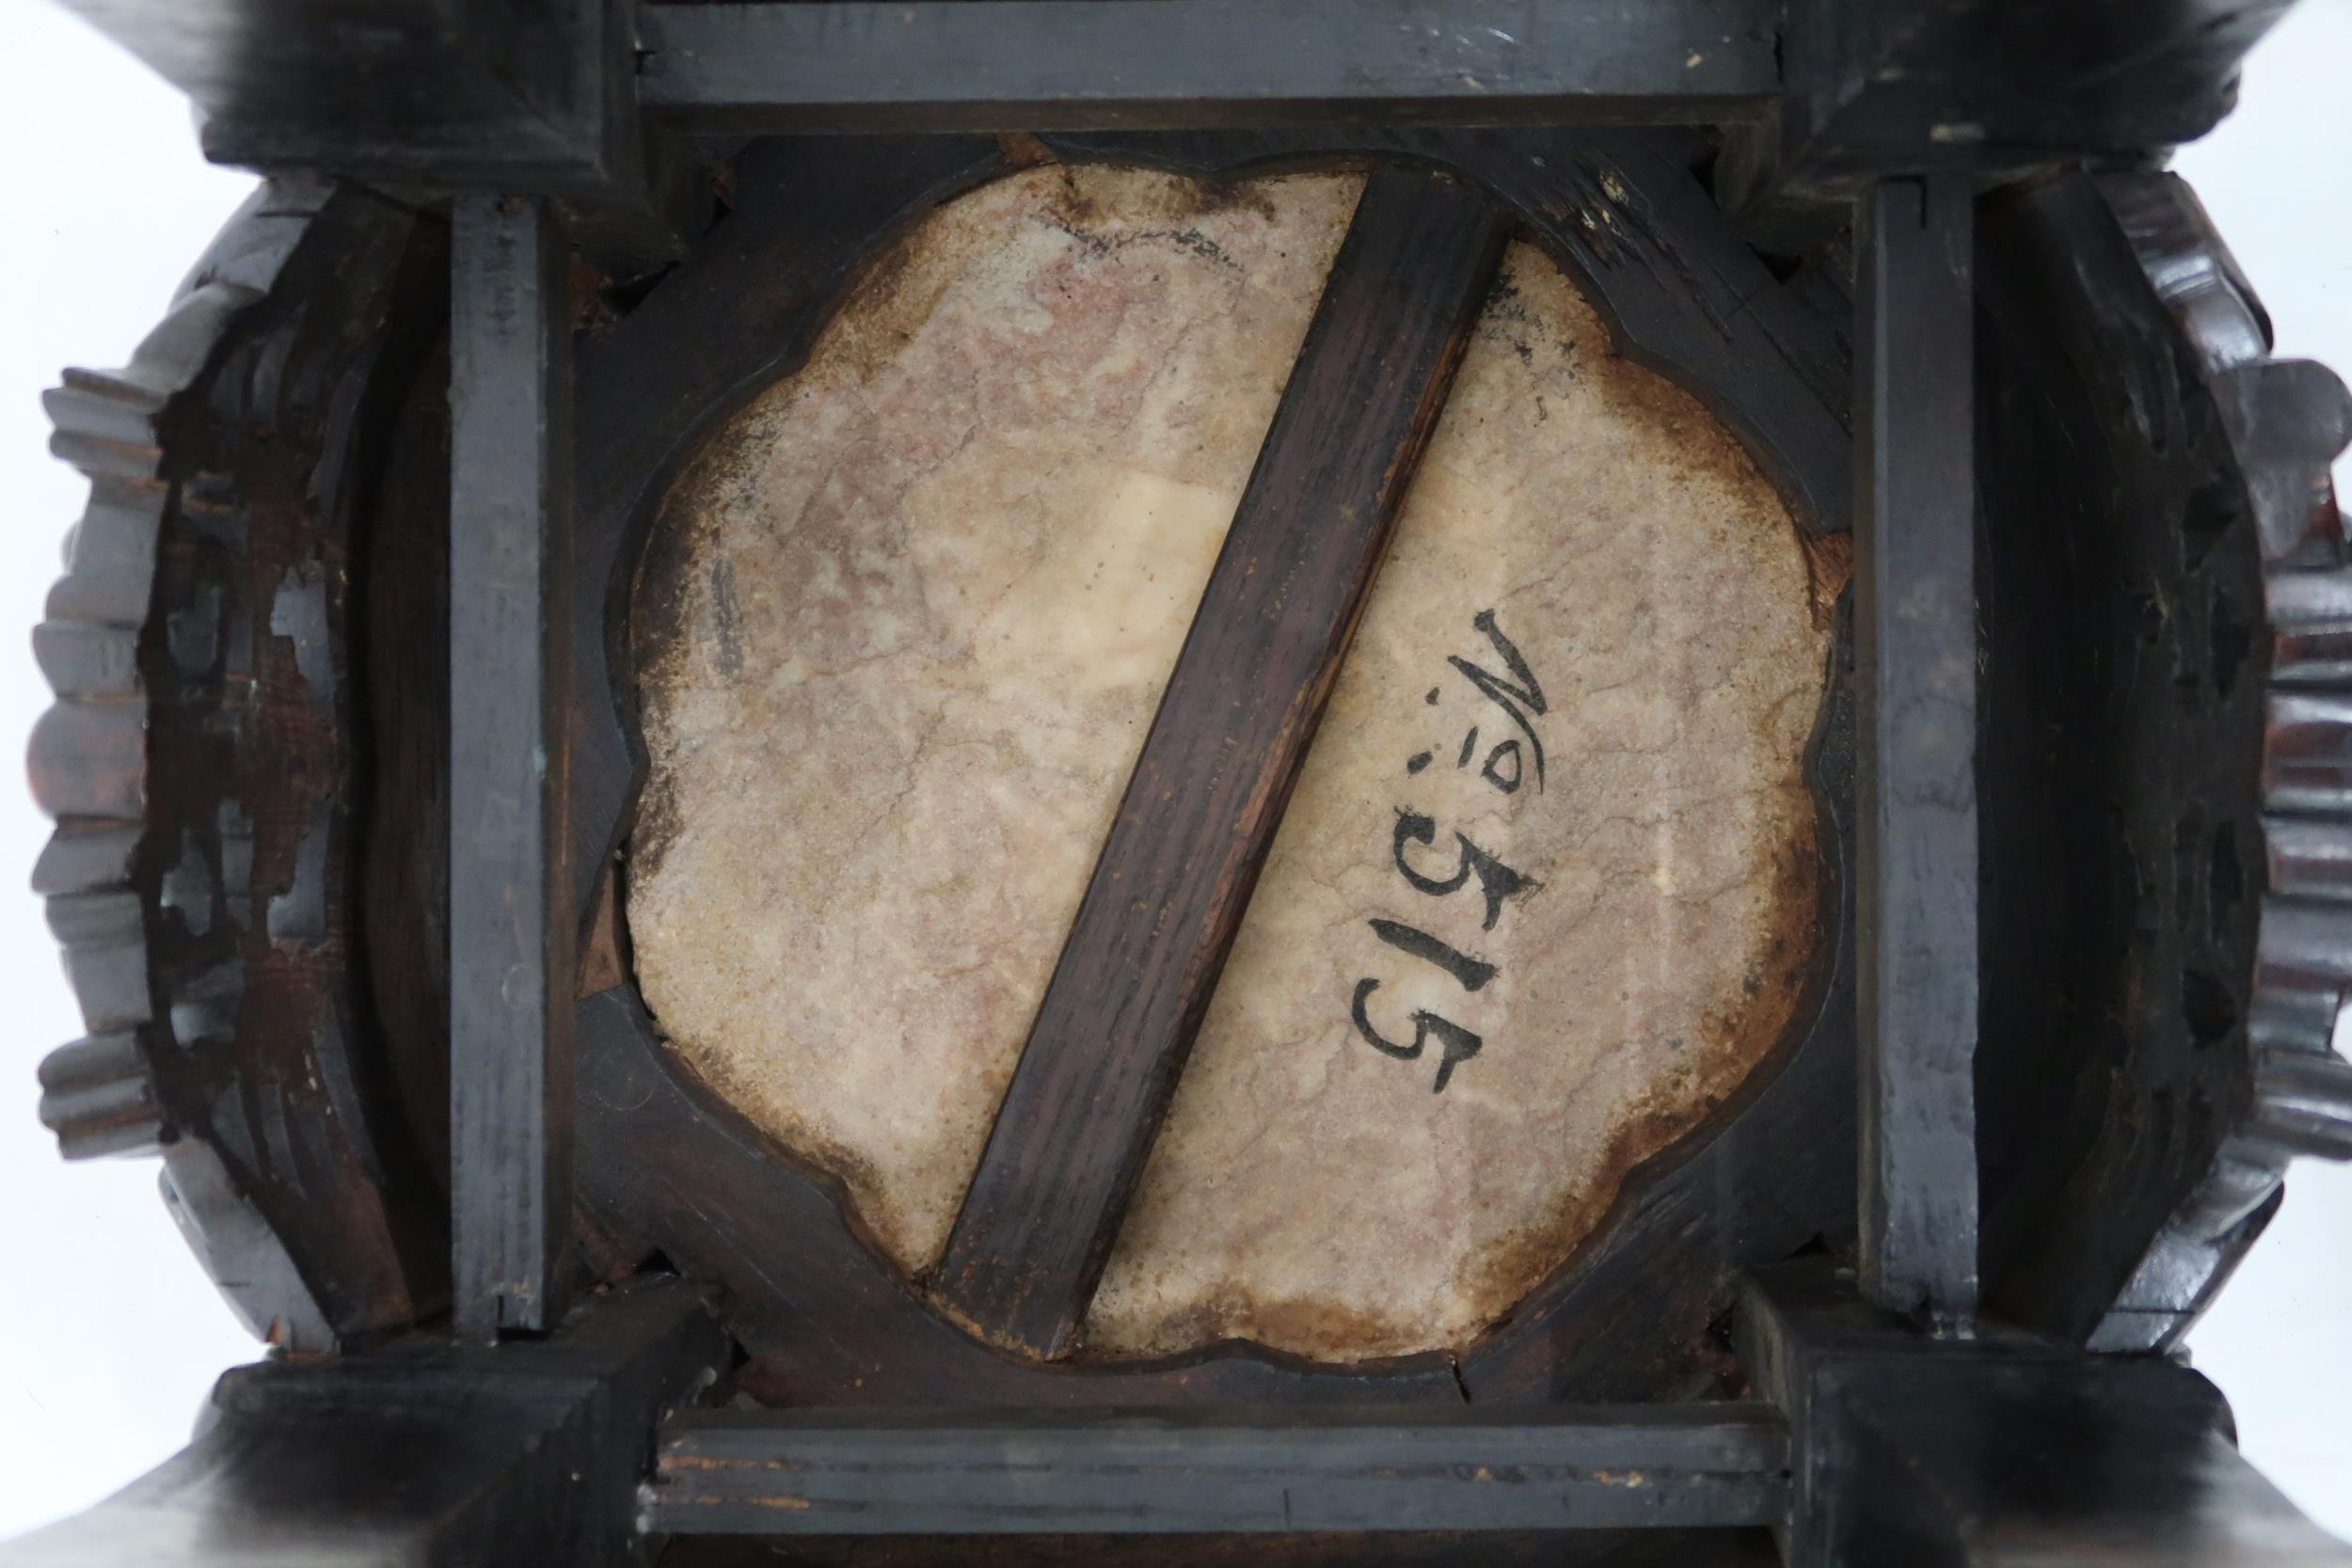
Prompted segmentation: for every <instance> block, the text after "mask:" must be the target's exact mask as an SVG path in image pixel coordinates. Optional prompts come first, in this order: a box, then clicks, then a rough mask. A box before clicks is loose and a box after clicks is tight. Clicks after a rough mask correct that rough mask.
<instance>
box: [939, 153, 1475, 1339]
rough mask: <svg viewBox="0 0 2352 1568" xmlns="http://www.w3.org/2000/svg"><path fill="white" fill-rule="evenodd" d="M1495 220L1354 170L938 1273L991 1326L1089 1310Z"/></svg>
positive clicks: (1060, 1318)
mask: <svg viewBox="0 0 2352 1568" xmlns="http://www.w3.org/2000/svg"><path fill="white" fill-rule="evenodd" d="M1502 238H1503V230H1502V220H1501V218H1500V217H1499V216H1498V215H1497V214H1496V212H1495V210H1494V208H1493V205H1492V203H1491V202H1490V201H1489V200H1488V199H1487V198H1486V197H1485V196H1484V195H1483V194H1481V193H1479V192H1476V191H1474V190H1472V189H1470V188H1469V187H1467V186H1464V185H1462V184H1459V183H1457V182H1454V181H1453V180H1451V179H1449V178H1447V177H1445V176H1442V175H1438V174H1434V173H1428V172H1423V171H1420V170H1408V169H1401V168H1398V169H1388V170H1383V171H1381V172H1379V173H1375V175H1373V176H1372V177H1371V179H1370V180H1369V181H1368V182H1367V183H1366V185H1365V187H1364V194H1363V198H1362V200H1361V202H1360V204H1359V207H1358V209H1357V213H1356V218H1355V222H1354V224H1353V226H1352V227H1351V228H1350V230H1349V231H1348V235H1347V238H1346V240H1345V241H1344V242H1343V245H1341V248H1340V253H1339V257H1338V259H1337V261H1335V262H1334V263H1333V266H1332V270H1331V276H1330V277H1329V279H1328V280H1327V283H1326V284H1325V287H1324V292H1323V297H1322V300H1321V302H1320V303H1319V304H1318V306H1317V307H1316V310H1315V315H1314V319H1313V321H1312V323H1311V325H1309V327H1308V329H1307V337H1306V341H1305V343H1304V345H1303V346H1302V347H1301V348H1300V350H1299V356H1298V360H1297V363H1296V365H1295V367H1294V368H1293V370H1292V372H1291V379H1290V383H1289V385H1288V387H1287V388H1285V389H1284V391H1283V394H1282V401H1281V404H1280V405H1279V408H1278V409H1277V410H1276V412H1275V416H1274V422H1273V424H1272V426H1271V427H1270V428H1269V430H1268V431H1267V434H1266V437H1265V442H1264V445H1263V448H1262V449H1261V450H1260V451H1259V455H1258V464H1257V467H1256V469H1255V470H1254V471H1253V472H1252V473H1251V475H1250V479H1249V483H1248V488H1247V489H1246V490H1245V491H1244V493H1243V496H1242V499H1241V504H1240V506H1239V508H1238V510H1237V511H1236V513H1235V515H1234V518H1233V523H1232V529H1231V531H1229V532H1228V533H1227V535H1226V539H1225V546H1224V549H1223V552H1222V553H1221V554H1220V555H1219V556H1218V558H1217V562H1216V567H1215V569H1214V570H1213V571H1212V573H1211V574H1210V578H1209V584H1208V587H1207V589H1206V591H1205V592H1204V593H1203V594H1202V595H1201V600H1200V610H1199V611H1198V612H1197V613H1196V615H1195V616H1194V619H1193V623H1192V627H1191V630H1190V631H1189V632H1188V633H1187V635H1186V637H1185V640H1184V650H1183V652H1182V653H1181V654H1180V655H1179V656H1178V657H1177V660H1176V668H1175V671H1174V673H1172V674H1171V675H1170V676H1169V678H1168V689H1167V692H1166V693H1165V695H1164V696H1163V697H1162V699H1161V703H1160V708H1159V713H1158V716H1157V717H1156V718H1155V719H1154V720H1153V721H1152V732H1151V734H1150V735H1149V736H1147V737H1146V738H1145V740H1144V743H1143V751H1142V753H1141V755H1140V756H1139V757H1138V758H1137V760H1136V768H1135V771H1134V773H1133V774H1132V775H1131V777H1130V778H1129V781H1128V785H1127V792H1126V795H1125V797H1124V799H1123V800H1121V801H1120V807H1119V815H1118V816H1117V818H1116V819H1115V820H1114V821H1113V823H1112V825H1111V829H1110V832H1109V835H1108V837H1107V839H1106V840H1105V842H1104V846H1103V850H1102V854H1101V857H1100V858H1099V859H1098V861H1097V862H1096V863H1095V868H1094V876H1093V879H1092V881H1091V882H1090V883H1089V886H1088V889H1087V893H1086V897H1085V899H1084V901H1083V902H1082V903H1081V904H1080V906H1079V909H1078V915H1077V919H1076V921H1075V922H1074V923H1073V926H1072V928H1071V931H1070V935H1069V938H1068V941H1067V942H1066V944H1065V945H1064V947H1063V949H1062V955H1061V960H1060V963H1059V964H1058V966H1057V968H1056V970H1055V973H1054V976H1053V979H1052V981H1051V982H1050V983H1049V984H1048V986H1047V988H1046V991H1045V996H1044V1000H1043V1002H1042V1004H1041V1006H1040V1007H1039V1009H1038V1015H1037V1019H1036V1021H1035V1022H1034V1024H1033V1025H1032V1027H1031V1029H1030V1033H1029V1040H1028V1045H1027V1048H1026V1049H1025V1052H1024V1053H1023V1054H1022V1057H1021V1062H1020V1066H1019V1068H1018V1069H1016V1070H1015V1072H1014V1074H1013V1080H1012V1084H1011V1085H1010V1087H1009V1089H1008V1090H1007V1092H1006V1095H1005V1100H1004V1102H1003V1105H1002V1106H1001V1107H1000V1109H999V1111H998V1113H997V1117H996V1123H995V1127H994V1129H993V1132H991V1134H990V1137H989V1142H988V1148H987V1151H986V1153H985V1155H984V1156H983V1157H982V1159H981V1162H980V1168H979V1171H978V1173H977V1176H976V1177H975V1178H974V1180H973V1183H972V1186H971V1188H970V1190H969V1192H968V1193H967V1194H966V1195H965V1198H964V1204H963V1211H962V1212H961V1214H960V1215H959V1216H958V1218H957V1222H956V1227H955V1230H954V1233H953V1234H952V1236H951V1237H950V1238H949V1241H948V1244H947V1250H946V1257H945V1259H943V1261H942V1263H941V1265H940V1268H939V1270H938V1273H937V1275H936V1279H935V1285H936V1289H937V1293H938V1295H939V1297H940V1298H941V1300H942V1301H943V1302H944V1304H945V1305H946V1306H947V1307H948V1308H949V1309H950V1310H951V1311H954V1312H956V1313H958V1314H959V1315H961V1317H962V1318H964V1319H965V1320H966V1321H967V1322H968V1323H971V1324H972V1325H973V1326H974V1327H975V1328H977V1330H978V1331H979V1332H980V1333H982V1334H983V1335H985V1336H987V1337H988V1338H992V1339H993V1340H996V1341H998V1342H1000V1343H1005V1344H1010V1345H1014V1346H1018V1347H1022V1348H1025V1349H1027V1350H1029V1351H1031V1352H1034V1353H1036V1354H1056V1353H1057V1352H1059V1351H1060V1350H1061V1349H1063V1348H1064V1346H1065V1345H1066V1344H1067V1342H1068V1340H1069V1338H1070V1336H1071V1334H1072V1332H1073V1329H1074V1328H1075V1327H1076V1325H1077V1323H1078V1320H1079V1318H1080V1316H1081V1315H1082V1314H1083V1313H1084V1311H1085V1309H1086V1304H1087V1301H1088V1299H1089V1297H1090V1296H1091V1294H1092V1292H1093V1289H1094V1284H1095V1281H1096V1279H1097V1278H1098V1277H1099V1276H1100V1275H1101V1273H1102V1268H1103V1262H1104V1257H1105V1255H1106V1254H1107V1253H1108V1251H1109V1248H1110V1243H1111V1240H1112V1237H1113V1236H1114V1234H1115V1233H1116V1231H1117V1229H1118V1226H1119V1220H1120V1213H1121V1212H1122V1211H1123V1210H1124V1208H1125V1205H1126V1200H1127V1196H1128V1194H1129V1191H1130V1190H1131V1189H1132V1188H1133V1186H1134V1184H1135V1180H1136V1176H1137V1174H1138V1173H1139V1172H1140V1171H1141V1169H1142V1166H1143V1161H1144V1156H1145V1154H1146V1153H1147V1152H1148V1151H1149V1149H1150V1148H1151V1145H1152V1137H1153V1135H1154V1134H1155V1133H1156V1132H1157V1131H1158V1128H1159V1123H1160V1118H1161V1117H1162V1115H1163V1114H1164V1113H1165V1112H1166V1110H1167V1108H1168V1097H1169V1095H1170V1094H1171V1093H1172V1092H1173V1091H1174V1088H1175V1084H1176V1076H1177V1074H1178V1072H1179V1071H1181V1070H1182V1069H1183V1066H1184V1056H1185V1053H1187V1052H1188V1051H1189V1050H1190V1049H1191V1045H1192V1037H1193V1034H1194V1032H1195V1031H1196V1030H1197V1029H1198V1028H1199V1027H1200V1017H1201V1014H1202V1012H1203V1011H1204V1010H1205V1009H1206V1008H1207V1006H1208V1003H1209V997H1210V994H1211V993H1212V992H1213V991H1214V990H1216V981H1217V975H1218V974H1219V973H1220V971H1221V970H1222V969H1223V967H1224V963H1225V955H1226V952H1227V950H1228V949H1229V948H1230V947H1231V946H1232V940H1233V933H1234V931H1235V929H1236V927H1238V926H1239V925H1240V922H1241V916H1242V911H1243V910H1244V909H1246V908H1247V907H1248V902H1249V894H1250V890H1251V889H1252V887H1253V886H1255V884H1256V882H1257V877H1258V870H1259V867H1260V865H1261V864H1262V863H1263V861H1264V858H1265V851H1266V848H1267V846H1268V845H1269V844H1270V843H1271V842H1272V841H1273V836H1274V830H1275V826H1276V824H1277V823H1279V821H1280V820H1281V816H1282V809H1283V807H1284V805H1285V804H1286V803H1287V802H1288V800H1289V798H1290V792H1291V785H1292V783H1293V781H1294V779H1295V777H1296V774H1297V771H1298V767H1299V764H1300V763H1301V762H1302V761H1303V760H1304V759H1305V757H1306V754H1307V747H1308V744H1309V742H1311V740H1312V739H1313V737H1314V731H1315V725H1316V723H1317V722H1318V721H1319V720H1320V719H1321V717H1322V714H1323V705H1324V702H1325V700H1326V698H1327V696H1328V695H1329V693H1330V689H1331V683H1332V681H1333V679H1334V678H1335V677H1336V676H1337V674H1338V672H1339V667H1340V661H1341V660H1342V659H1343V657H1345V655H1346V652H1347V645H1348V641H1349V640H1350V639H1351V638H1352V637H1353V636H1354V635H1355V630H1356V623H1357V621H1358V619H1359V617H1360V616H1361V614H1362V612H1363V607H1364V603H1365V600H1366V598H1367V596H1368V595H1369V594H1370V592H1371V589H1372V580H1373V577H1374V575H1375V573H1376V572H1377V571H1378V569H1379V565H1380V561H1381V557H1382V555H1383V553H1384V552H1385V551H1386V549H1387V547H1388V541H1389V535H1390V532H1391V529H1392V527H1393V525H1394V523H1395V520H1396V515H1397V511H1398V509H1399V507H1400V505H1401V504H1402V502H1403V499H1404V496H1405V492H1406V486H1407V485H1408V484H1409V483H1411V480H1412V474H1413V469H1414V466H1415V465H1416V464H1417V463H1418V461H1419V460H1420V456H1421V451H1422V446H1423V444H1424V443H1425V442H1426V440H1427V438H1428V435H1429V432H1430V429H1431V428H1432V426H1433V425H1434V424H1435V423H1436V420H1437V416H1438V409H1439V408H1440V407H1441V406H1442V405H1443V404H1444V401H1445V393H1446V389H1447V388H1448V387H1449V385H1450V384H1451V382H1452V379H1453V374H1454V366H1455V365H1456V364H1457V363H1458V361H1459V359H1460V357H1461V351H1462V346H1463V343H1464V341H1465V340H1466V337H1467V334H1468V331H1469V328H1470V324H1471V322H1472V320H1473V319H1474V318H1475V317H1476V314H1477V312H1478V309H1479V307H1480V305H1481V304H1482V303H1483V301H1484V300H1485V298H1486V289H1487V285H1488V282H1489V280H1490V279H1491V277H1492V276H1493V273H1494V268H1495V265H1496V262H1497V261H1498V259H1499V257H1500V255H1501V249H1502Z"/></svg>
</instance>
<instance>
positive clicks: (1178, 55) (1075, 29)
mask: <svg viewBox="0 0 2352 1568" xmlns="http://www.w3.org/2000/svg"><path fill="white" fill-rule="evenodd" d="M638 30H639V34H640V39H641V41H642V43H643V46H644V49H645V51H646V54H645V60H644V67H643V71H642V74H641V76H640V79H639V93H640V98H641V101H642V102H643V103H644V106H645V110H646V112H647V113H648V114H650V115H656V116H659V117H660V119H662V121H663V122H664V123H666V124H668V125H671V126H673V127H676V128H679V129H694V130H705V131H708V130H725V131H731V132H750V133H754V134H763V135H764V134H773V133H777V132H785V131H844V130H855V131H1072V130H1108V129H1125V130H1180V129H1191V128H1201V127H1212V126H1214V127H1219V128H1228V129H1230V128H1237V127H1244V126H1268V125H1315V124H1323V125H1331V124H1346V123H1354V122H1361V121H1364V120H1367V119H1371V120H1378V121H1380V122H1383V123H1391V124H1393V123H1397V122H1399V121H1414V122H1420V123H1434V124H1445V123H1453V124H1474V125H1491V124H1495V123H1498V122H1501V121H1506V120H1519V121H1527V120H1541V121H1543V122H1545V123H1548V124H1571V123H1573V124H1599V123H1610V124H1700V123H1711V122H1719V121H1722V120H1725V119H1740V118H1744V117H1748V116H1753V115H1757V114H1760V113H1762V112H1763V111H1764V110H1765V109H1766V108H1768V107H1769V106H1770V105H1771V103H1772V100H1773V98H1774V96H1775V95H1776V94H1777V92H1778V91H1779V88H1780V61H1779V55H1778V51H1777V49H1776V48H1775V42H1776V40H1777V37H1778V34H1779V30H1780V12H1779V8H1778V7H1777V6H1776V5H1773V4H1772V3H1771V0H1580V3H1579V4H1577V5H1574V6H1562V5H1557V4H1553V3H1551V0H1283V3H1282V4H1280V5H1275V6H1270V5H1266V4H1263V0H996V3H994V4H993V5H991V6H989V7H988V8H986V9H985V10H984V11H975V10H973V9H972V8H969V7H967V6H961V5H955V4H946V3H941V0H915V3H914V4H906V3H902V0H889V3H886V4H878V3H870V0H833V3H830V4H827V5H822V6H802V5H777V4H768V5H705V6H693V7H649V8H645V9H644V10H643V11H642V12H641V13H640V14H639V17H638Z"/></svg>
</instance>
